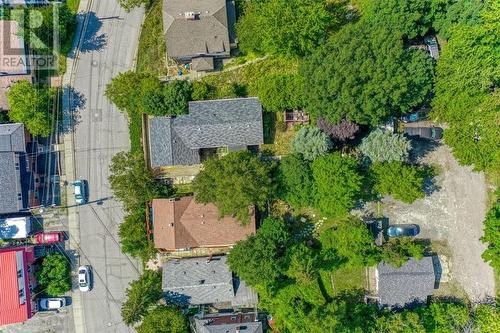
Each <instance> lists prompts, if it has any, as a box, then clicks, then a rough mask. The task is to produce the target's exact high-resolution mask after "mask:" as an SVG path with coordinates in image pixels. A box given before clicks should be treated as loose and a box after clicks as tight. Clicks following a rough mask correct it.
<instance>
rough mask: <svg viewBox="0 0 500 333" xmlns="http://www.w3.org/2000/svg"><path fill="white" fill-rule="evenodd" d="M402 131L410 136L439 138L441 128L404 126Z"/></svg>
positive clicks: (441, 133)
mask: <svg viewBox="0 0 500 333" xmlns="http://www.w3.org/2000/svg"><path fill="white" fill-rule="evenodd" d="M404 133H405V134H406V135H408V136H410V137H417V138H422V139H428V140H436V141H437V140H441V139H442V138H443V129H442V128H441V127H405V130H404Z"/></svg>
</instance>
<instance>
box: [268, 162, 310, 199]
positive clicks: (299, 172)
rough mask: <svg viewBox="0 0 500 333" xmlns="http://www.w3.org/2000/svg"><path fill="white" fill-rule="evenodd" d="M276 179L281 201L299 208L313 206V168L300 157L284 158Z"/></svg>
mask: <svg viewBox="0 0 500 333" xmlns="http://www.w3.org/2000/svg"><path fill="white" fill-rule="evenodd" d="M276 178H277V182H278V196H279V197H280V198H281V199H283V200H285V201H286V202H288V203H289V204H290V205H292V206H294V207H297V208H298V207H306V206H309V205H311V204H312V186H313V182H312V175H311V167H310V165H309V162H307V161H305V160H304V159H302V157H301V156H300V155H297V154H292V155H288V156H285V157H283V158H282V159H281V162H280V165H279V168H278V174H277V177H276Z"/></svg>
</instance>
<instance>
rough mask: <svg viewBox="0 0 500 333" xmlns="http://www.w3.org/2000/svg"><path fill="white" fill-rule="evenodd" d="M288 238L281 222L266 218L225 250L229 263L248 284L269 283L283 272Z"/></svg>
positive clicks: (285, 227)
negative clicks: (253, 230) (252, 233)
mask: <svg viewBox="0 0 500 333" xmlns="http://www.w3.org/2000/svg"><path fill="white" fill-rule="evenodd" d="M289 240H290V233H289V230H288V228H287V226H286V225H285V222H284V221H283V220H282V219H277V218H276V219H275V218H267V219H265V220H264V222H263V224H262V226H261V227H260V228H259V229H257V232H256V234H255V235H251V236H249V237H248V238H247V239H246V240H243V241H240V242H238V243H237V244H236V245H235V246H234V248H233V249H232V250H231V252H229V256H228V264H229V267H230V268H231V271H233V272H235V273H236V274H237V275H238V276H239V277H241V278H242V279H243V280H244V281H245V282H246V283H247V284H248V285H250V286H253V287H257V286H271V285H272V284H273V283H275V280H277V279H278V278H279V277H280V276H282V275H283V274H284V272H285V269H286V262H285V253H286V249H287V245H288V244H289Z"/></svg>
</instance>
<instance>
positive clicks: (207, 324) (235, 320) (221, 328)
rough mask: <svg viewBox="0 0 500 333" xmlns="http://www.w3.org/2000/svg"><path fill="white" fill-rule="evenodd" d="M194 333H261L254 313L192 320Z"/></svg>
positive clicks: (214, 315)
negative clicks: (194, 328)
mask: <svg viewBox="0 0 500 333" xmlns="http://www.w3.org/2000/svg"><path fill="white" fill-rule="evenodd" d="M192 321H193V322H194V326H195V327H196V333H237V332H241V333H243V332H244V333H262V323H261V322H260V321H255V314H254V313H214V314H207V315H204V316H203V317H199V316H195V317H194V318H192Z"/></svg>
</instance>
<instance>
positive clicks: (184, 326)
mask: <svg viewBox="0 0 500 333" xmlns="http://www.w3.org/2000/svg"><path fill="white" fill-rule="evenodd" d="M136 329H137V332H138V333H188V332H189V324H188V321H187V318H186V317H185V316H184V315H183V314H182V312H181V311H180V310H179V309H177V308H175V307H173V306H164V305H160V306H158V307H156V308H154V309H153V310H151V311H150V312H149V313H148V314H147V315H145V316H144V319H143V320H142V323H141V324H140V325H139V326H137V328H136Z"/></svg>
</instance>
